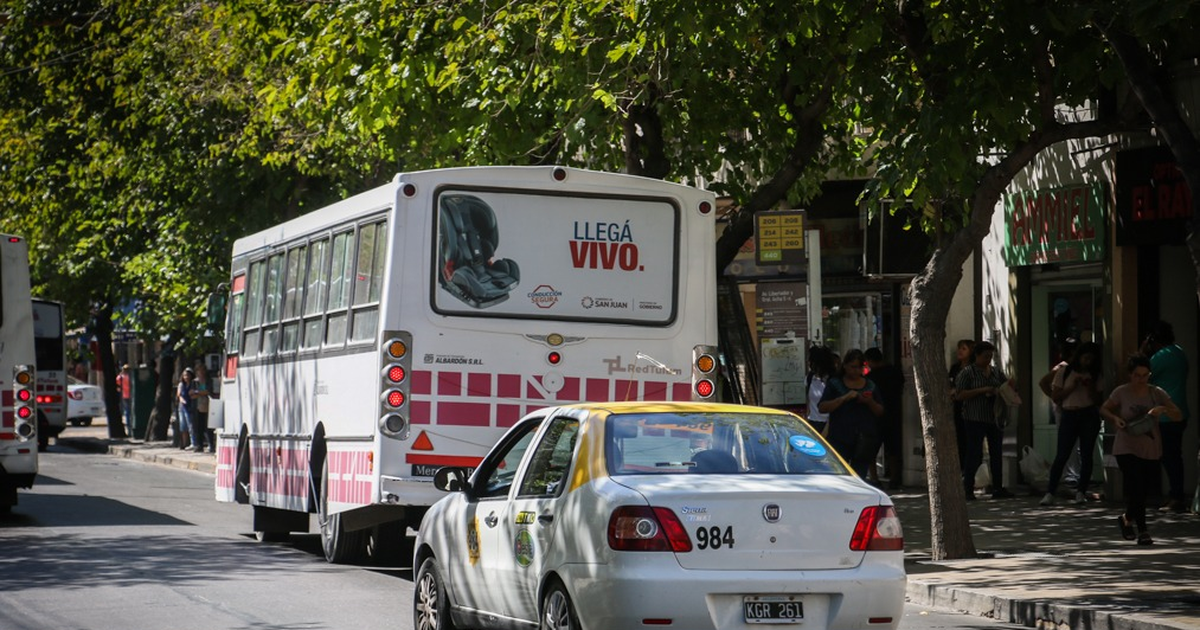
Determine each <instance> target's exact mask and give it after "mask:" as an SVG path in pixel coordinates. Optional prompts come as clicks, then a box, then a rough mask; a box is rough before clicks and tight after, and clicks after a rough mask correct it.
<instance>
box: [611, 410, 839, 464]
mask: <svg viewBox="0 0 1200 630" xmlns="http://www.w3.org/2000/svg"><path fill="white" fill-rule="evenodd" d="M605 431H606V437H605V440H606V444H605V448H606V450H607V459H608V468H609V470H608V472H609V474H610V475H675V474H742V475H755V474H771V475H781V474H782V475H805V474H835V475H846V474H850V471H849V470H848V469H847V468H846V467H845V466H844V465H843V464H842V462H841V461H840V460H839V459H838V458H837V456H836V455H835V454H834V452H833V449H832V448H831V447H830V446H829V445H828V444H826V443H825V441H824V440H822V439H821V438H820V437H819V436H818V435H817V434H816V432H814V431H813V430H812V428H811V427H809V426H808V425H807V424H806V423H804V422H803V421H802V420H800V419H799V418H797V417H796V416H792V415H787V414H755V413H694V414H678V413H647V414H632V413H627V414H618V415H613V416H610V417H609V418H608V422H607V423H606V430H605Z"/></svg>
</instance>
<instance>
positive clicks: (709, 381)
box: [692, 346, 717, 400]
mask: <svg viewBox="0 0 1200 630" xmlns="http://www.w3.org/2000/svg"><path fill="white" fill-rule="evenodd" d="M716 393H717V348H716V347H715V346H696V347H695V348H692V398H693V399H694V400H711V399H712V398H713V397H714V396H715V395H716Z"/></svg>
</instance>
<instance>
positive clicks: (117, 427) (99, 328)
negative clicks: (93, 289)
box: [92, 304, 128, 439]
mask: <svg viewBox="0 0 1200 630" xmlns="http://www.w3.org/2000/svg"><path fill="white" fill-rule="evenodd" d="M92 333H93V334H94V335H96V346H97V349H98V351H99V355H100V356H98V357H97V358H98V359H99V360H100V374H101V379H102V380H101V382H100V388H101V390H102V391H103V392H104V415H105V417H106V418H107V419H108V437H110V438H113V439H122V438H126V437H128V435H127V434H126V433H125V417H124V414H122V413H121V393H120V392H119V391H117V361H116V358H115V357H113V343H112V333H113V322H112V306H109V305H107V304H106V305H105V306H102V307H100V308H99V309H97V310H96V311H95V312H94V313H93V314H92Z"/></svg>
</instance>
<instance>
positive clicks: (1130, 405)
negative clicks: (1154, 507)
mask: <svg viewBox="0 0 1200 630" xmlns="http://www.w3.org/2000/svg"><path fill="white" fill-rule="evenodd" d="M1126 369H1127V371H1128V372H1129V382H1128V383H1125V384H1124V385H1121V386H1119V387H1117V388H1116V389H1114V390H1113V391H1112V394H1109V396H1108V400H1106V401H1104V405H1102V406H1101V407H1100V415H1102V416H1104V418H1105V419H1106V420H1108V421H1109V422H1111V423H1112V424H1113V427H1115V428H1116V439H1115V440H1114V442H1113V455H1115V456H1116V458H1117V465H1118V466H1120V468H1121V477H1122V478H1123V480H1124V484H1123V488H1124V491H1125V512H1124V513H1123V514H1121V515H1120V516H1118V517H1117V524H1118V526H1119V527H1120V528H1121V537H1122V538H1124V539H1125V540H1133V539H1134V538H1135V535H1134V531H1133V528H1134V526H1135V525H1136V526H1137V535H1136V538H1137V544H1139V545H1152V544H1154V539H1152V538H1151V537H1150V532H1149V530H1148V529H1147V528H1146V499H1147V497H1148V496H1149V495H1150V493H1151V492H1152V491H1153V488H1155V487H1157V485H1158V479H1159V472H1158V466H1159V464H1158V460H1159V459H1160V458H1161V457H1162V433H1161V431H1160V430H1159V424H1160V423H1162V422H1166V421H1168V420H1169V421H1174V422H1179V421H1181V420H1182V418H1183V412H1182V411H1180V409H1179V407H1178V406H1176V404H1175V403H1174V402H1173V401H1172V400H1171V396H1170V395H1169V394H1167V392H1166V391H1165V390H1163V389H1162V388H1161V387H1158V386H1157V385H1151V384H1150V359H1147V358H1146V357H1145V356H1144V355H1140V354H1136V355H1134V356H1132V357H1130V358H1129V360H1128V361H1127V362H1126ZM1164 418H1166V420H1164Z"/></svg>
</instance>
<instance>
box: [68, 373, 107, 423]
mask: <svg viewBox="0 0 1200 630" xmlns="http://www.w3.org/2000/svg"><path fill="white" fill-rule="evenodd" d="M104 414H105V409H104V390H102V389H100V388H99V387H97V386H95V385H90V384H88V383H84V382H83V381H81V380H79V379H77V378H75V377H74V376H68V377H67V422H70V423H71V424H72V425H74V426H77V427H84V426H88V425H90V424H92V418H95V417H97V416H103V415H104Z"/></svg>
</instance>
